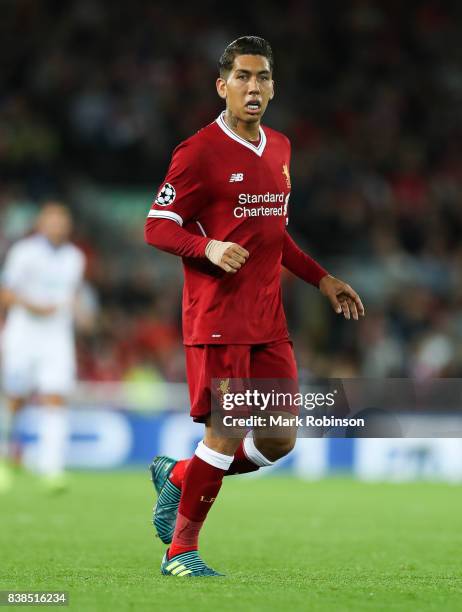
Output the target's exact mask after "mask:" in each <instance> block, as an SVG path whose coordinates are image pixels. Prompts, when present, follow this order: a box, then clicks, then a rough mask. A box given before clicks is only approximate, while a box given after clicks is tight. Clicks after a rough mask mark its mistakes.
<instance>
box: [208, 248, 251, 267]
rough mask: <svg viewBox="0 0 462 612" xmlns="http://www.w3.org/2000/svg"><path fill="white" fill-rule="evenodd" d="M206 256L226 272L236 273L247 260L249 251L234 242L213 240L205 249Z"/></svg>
mask: <svg viewBox="0 0 462 612" xmlns="http://www.w3.org/2000/svg"><path fill="white" fill-rule="evenodd" d="M205 256H206V257H207V258H208V259H209V260H210V261H211V262H212V263H213V264H215V265H216V266H218V267H220V268H221V269H222V270H224V271H225V272H229V273H230V274H236V272H237V271H238V270H239V269H240V268H241V267H242V266H243V265H244V264H245V262H246V261H247V258H248V257H249V252H248V251H247V250H246V249H244V248H243V247H241V246H239V245H238V244H236V243H234V242H221V241H220V240H211V241H210V242H209V243H208V245H207V247H206V249H205Z"/></svg>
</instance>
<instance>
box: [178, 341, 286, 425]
mask: <svg viewBox="0 0 462 612" xmlns="http://www.w3.org/2000/svg"><path fill="white" fill-rule="evenodd" d="M185 352H186V373H187V377H188V386H189V396H190V399H191V412H190V414H191V416H192V417H193V419H194V421H197V422H200V423H203V422H204V421H205V419H206V417H207V416H208V415H209V414H210V412H211V382H212V379H214V378H264V379H271V378H278V379H290V380H294V381H296V380H297V364H296V362H295V355H294V349H293V346H292V342H291V341H290V340H282V341H281V340H278V341H276V342H270V343H268V344H202V345H199V346H185Z"/></svg>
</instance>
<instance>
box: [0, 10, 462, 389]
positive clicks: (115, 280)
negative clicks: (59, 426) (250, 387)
mask: <svg viewBox="0 0 462 612" xmlns="http://www.w3.org/2000/svg"><path fill="white" fill-rule="evenodd" d="M132 9H133V7H132V5H131V3H127V2H124V1H123V0H113V1H112V2H110V3H107V2H104V1H103V0H79V1H77V0H75V1H74V0H68V1H65V2H63V1H57V0H43V1H42V2H36V1H35V0H6V1H5V2H3V3H2V18H1V20H0V74H1V75H2V76H1V81H0V221H1V222H0V256H2V257H3V256H4V254H5V252H6V250H7V248H8V247H9V246H10V245H11V243H12V242H13V241H14V240H16V239H18V238H20V237H22V236H24V235H25V234H27V233H28V232H29V231H30V229H31V223H32V222H33V219H34V216H35V213H36V211H37V207H38V205H39V203H40V201H42V200H43V199H44V198H47V197H50V196H52V197H58V198H61V199H63V200H64V201H65V202H66V203H67V204H68V205H69V206H70V208H71V209H72V211H73V215H74V219H75V241H76V243H77V244H78V245H79V246H80V247H81V248H82V249H83V250H84V251H85V253H86V255H87V259H88V267H87V273H86V278H87V285H86V288H85V292H84V295H83V300H84V301H85V304H86V308H87V311H89V312H91V313H92V314H93V316H92V317H89V319H88V324H87V325H85V324H83V325H81V326H80V330H79V334H78V347H79V367H80V378H81V379H82V380H90V381H92V380H93V381H112V380H128V381H136V380H145V381H151V380H168V381H184V380H185V373H184V358H183V351H182V345H181V327H180V321H181V312H180V307H181V300H180V296H181V279H182V273H181V266H180V262H179V261H177V260H176V259H175V258H174V257H171V256H169V255H165V254H162V253H160V252H157V251H155V250H153V249H150V248H148V247H147V246H146V245H145V244H144V240H143V226H144V219H145V217H146V214H147V211H148V209H149V207H150V203H151V200H152V198H153V195H154V194H155V193H156V191H157V188H158V186H159V184H160V183H161V181H162V179H163V177H164V175H165V172H166V169H167V166H168V162H169V159H170V156H171V153H172V150H173V148H174V147H175V146H176V145H177V144H178V142H179V141H181V140H182V139H184V138H186V137H188V136H189V135H191V134H192V133H194V132H195V131H197V130H198V129H199V128H200V127H202V126H203V125H205V124H207V123H209V122H210V121H212V120H213V119H214V118H215V117H216V116H217V115H218V113H219V112H220V110H221V108H222V105H221V101H220V100H219V99H218V97H217V95H216V91H215V79H216V76H217V69H216V62H217V59H218V57H219V56H220V54H221V52H222V51H223V49H224V47H225V46H226V45H227V44H228V43H229V42H230V41H231V40H233V39H235V38H237V37H238V36H240V35H243V34H257V35H261V36H263V37H265V38H266V39H268V40H269V42H270V43H271V44H272V46H273V52H274V55H275V74H274V78H275V81H276V97H275V99H274V101H273V102H272V104H271V105H270V108H269V109H268V111H267V114H266V116H265V120H264V123H266V124H268V125H270V126H271V127H274V128H276V129H279V130H281V131H283V132H285V133H286V134H287V135H288V136H289V137H290V139H291V141H292V166H291V176H292V189H293V191H292V196H291V201H290V223H289V231H290V232H291V234H292V235H293V236H294V238H295V239H296V241H297V242H298V243H299V244H300V245H301V246H302V247H303V248H305V249H306V250H307V251H308V252H310V253H311V254H312V255H313V256H314V257H315V258H317V259H318V260H319V261H320V262H321V263H322V264H323V265H324V266H325V267H327V268H328V269H329V270H330V271H331V272H332V273H333V274H335V275H337V276H340V277H341V278H343V279H344V280H347V281H348V282H349V283H350V284H351V285H352V286H353V287H354V288H355V289H356V290H357V291H358V292H359V293H360V294H361V296H362V297H363V301H364V303H365V305H366V311H367V317H366V319H365V320H364V321H361V322H360V323H355V322H349V323H348V324H346V323H345V321H344V320H343V319H340V317H339V318H336V317H335V315H334V313H332V312H331V310H330V307H329V306H328V304H327V302H326V301H325V300H324V299H323V298H322V297H321V296H320V295H319V294H318V292H317V291H316V290H315V289H313V288H312V287H308V286H305V285H304V284H303V283H302V282H301V281H299V280H297V279H295V278H294V277H292V276H291V275H290V274H289V273H286V272H284V273H283V291H284V296H285V304H286V311H287V315H288V319H289V327H290V330H291V333H292V336H293V339H294V343H295V348H296V352H297V356H298V360H299V366H300V369H301V374H302V377H303V376H305V377H309V376H310V375H313V374H314V375H319V376H342V377H348V376H358V375H361V376H379V377H382V376H396V377H407V376H412V377H416V378H426V377H434V376H449V377H459V376H462V241H461V236H462V46H461V45H460V36H459V32H460V23H461V19H462V5H461V4H460V3H457V2H455V1H454V2H451V1H449V0H448V1H446V2H444V3H440V2H437V1H433V0H428V1H419V2H418V1H412V0H410V1H408V2H405V3H404V2H401V1H398V0H389V1H387V2H385V1H379V0H352V1H350V2H344V1H342V0H330V1H329V2H323V1H322V0H311V1H305V2H304V1H301V0H299V1H297V0H294V1H290V0H289V1H288V2H286V3H284V4H283V5H282V4H280V3H273V4H272V3H268V2H264V1H263V0H255V2H253V3H251V10H250V9H249V12H248V13H247V9H246V8H245V6H239V7H237V6H236V5H234V4H228V5H227V4H226V3H224V4H221V5H220V10H219V11H217V7H216V3H213V2H210V1H204V0H198V1H197V2H195V3H194V5H193V6H191V5H190V4H188V3H186V2H182V1H179V2H177V3H175V6H174V10H173V9H172V6H171V5H170V4H169V3H167V2H164V1H162V2H153V1H152V0H139V2H137V3H136V11H134V10H132ZM18 40H20V41H21V44H17V42H18Z"/></svg>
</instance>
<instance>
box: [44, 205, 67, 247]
mask: <svg viewBox="0 0 462 612" xmlns="http://www.w3.org/2000/svg"><path fill="white" fill-rule="evenodd" d="M38 230H39V232H40V233H42V234H43V235H44V236H46V238H48V240H49V241H50V242H52V243H53V244H62V243H63V242H66V241H67V240H68V238H69V236H70V233H71V230H72V221H71V217H70V215H69V213H68V212H67V210H66V209H65V208H64V207H61V206H49V207H45V209H44V210H43V211H42V213H41V215H40V217H39V220H38Z"/></svg>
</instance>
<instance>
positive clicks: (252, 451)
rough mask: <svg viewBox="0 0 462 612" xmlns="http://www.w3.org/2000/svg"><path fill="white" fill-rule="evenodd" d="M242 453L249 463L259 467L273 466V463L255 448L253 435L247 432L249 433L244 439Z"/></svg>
mask: <svg viewBox="0 0 462 612" xmlns="http://www.w3.org/2000/svg"><path fill="white" fill-rule="evenodd" d="M244 453H245V455H246V457H247V459H248V460H249V461H251V462H252V463H255V465H258V466H259V467H265V466H268V465H273V464H274V461H270V460H269V459H267V458H266V457H265V456H264V455H262V454H261V452H260V451H259V450H258V448H257V447H256V446H255V442H254V440H253V433H252V432H251V431H249V433H248V434H247V435H246V437H245V438H244Z"/></svg>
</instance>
